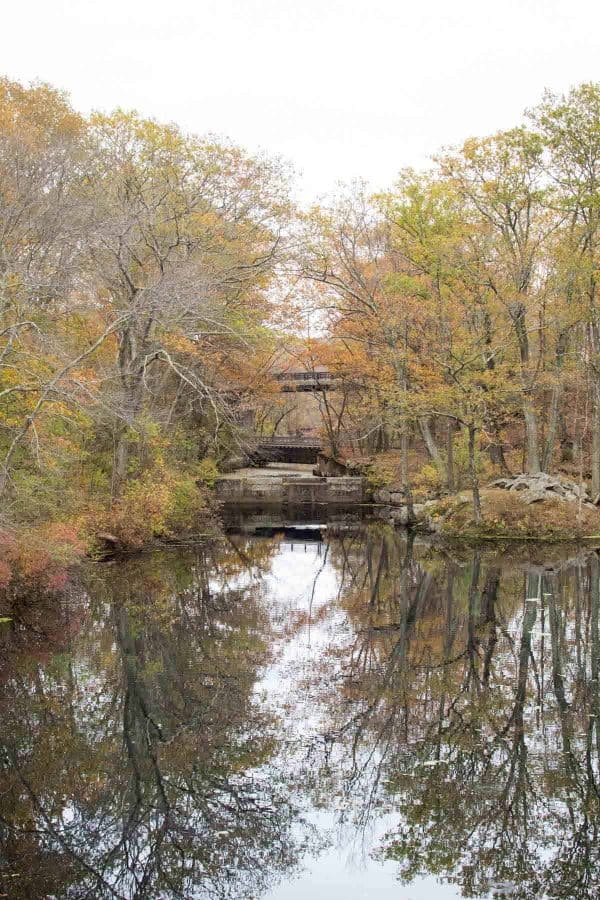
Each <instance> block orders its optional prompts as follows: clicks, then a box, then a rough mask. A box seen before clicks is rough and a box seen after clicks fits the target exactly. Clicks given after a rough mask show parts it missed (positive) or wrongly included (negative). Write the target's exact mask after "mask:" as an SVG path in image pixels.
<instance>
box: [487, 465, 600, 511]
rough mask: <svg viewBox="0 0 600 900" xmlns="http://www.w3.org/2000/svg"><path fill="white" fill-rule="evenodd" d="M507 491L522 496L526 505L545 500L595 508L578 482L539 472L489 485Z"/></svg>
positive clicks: (493, 482) (498, 479)
mask: <svg viewBox="0 0 600 900" xmlns="http://www.w3.org/2000/svg"><path fill="white" fill-rule="evenodd" d="M489 487H491V488H500V489H501V490H505V491H515V492H519V493H520V494H521V499H522V500H523V502H524V503H528V504H529V503H543V502H544V501H545V500H562V501H563V502H565V503H582V504H584V505H585V506H593V503H592V501H591V498H590V496H589V494H588V492H587V488H586V486H585V485H583V484H577V482H576V481H570V480H569V479H567V478H560V477H558V476H556V475H548V474H547V473H546V472H539V473H538V474H537V475H527V474H524V473H523V474H519V475H514V476H512V477H510V478H497V479H496V480H495V481H492V482H491V484H490V485H489Z"/></svg>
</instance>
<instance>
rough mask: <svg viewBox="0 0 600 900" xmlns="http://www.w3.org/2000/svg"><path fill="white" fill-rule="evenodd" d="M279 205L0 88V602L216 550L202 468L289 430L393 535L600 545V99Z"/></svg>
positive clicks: (254, 165) (197, 164)
mask: <svg viewBox="0 0 600 900" xmlns="http://www.w3.org/2000/svg"><path fill="white" fill-rule="evenodd" d="M292 185H293V172H292V171H291V170H290V168H289V166H288V165H287V164H286V163H285V162H284V161H282V160H280V159H277V158H270V157H268V156H267V155H252V154H249V153H246V152H245V151H244V150H243V149H242V148H240V147H237V146H236V145H235V144H233V143H231V142H229V141H227V140H220V139H219V140H218V139H216V138H214V137H212V136H208V137H198V136H194V135H187V134H184V133H183V132H182V131H180V130H179V129H178V128H177V127H176V126H175V125H165V124H161V123H159V122H157V121H154V120H150V119H145V118H143V117H142V116H140V115H139V114H138V113H136V112H133V111H126V110H122V109H117V110H115V111H114V112H112V113H110V114H105V113H93V114H92V115H91V116H89V117H87V118H86V117H84V116H82V115H80V114H79V113H77V112H76V111H75V110H74V109H73V108H72V106H71V104H70V101H69V98H68V97H67V96H66V95H65V94H64V93H63V92H60V91H57V90H55V89H54V88H53V87H51V86H50V85H47V84H44V83H36V84H32V85H23V84H19V83H18V82H14V81H11V80H9V79H7V78H4V79H0V586H3V587H5V588H7V587H8V586H10V585H13V586H14V584H15V583H16V582H17V581H18V580H19V579H30V580H33V581H34V582H36V583H38V584H39V585H40V586H41V587H42V588H44V589H48V590H56V589H58V588H60V586H61V584H64V583H65V582H66V579H67V572H68V570H69V567H70V566H72V565H73V563H75V562H76V561H77V560H78V559H82V558H83V557H85V556H90V555H91V556H93V555H94V554H95V553H97V552H98V550H99V547H100V548H101V547H104V548H106V546H107V545H108V546H110V545H111V544H112V545H113V546H118V547H120V548H123V549H126V550H128V549H131V550H136V549H139V548H142V547H145V546H149V545H151V544H152V543H153V542H156V541H163V542H167V543H168V542H169V541H182V540H183V541H185V540H192V539H193V538H194V535H196V536H197V535H199V534H202V535H213V534H217V533H218V532H219V529H220V527H221V526H220V515H219V507H218V503H217V502H216V498H215V491H214V486H215V482H216V480H217V478H218V477H219V475H220V474H222V473H225V472H229V471H231V470H232V469H236V468H239V467H242V466H253V465H256V464H257V463H258V462H259V460H260V454H259V453H258V449H257V448H259V447H260V446H261V442H262V443H263V444H264V442H265V440H267V441H268V440H271V441H272V440H273V438H279V437H282V436H283V437H286V436H294V435H297V436H299V437H302V438H306V437H307V435H309V436H312V437H315V436H317V437H318V441H319V442H320V444H321V446H322V448H323V451H324V453H325V454H327V456H328V459H329V460H330V462H331V469H332V472H331V477H333V474H334V473H335V472H336V471H337V470H338V469H340V470H343V471H345V472H347V473H349V474H356V475H358V476H360V477H363V478H364V479H365V484H366V487H367V493H368V495H369V496H370V497H371V498H372V499H373V501H374V502H375V504H376V506H375V507H374V510H375V512H376V514H377V515H380V514H381V515H383V516H384V517H385V515H386V514H385V513H381V511H380V510H381V508H384V509H385V508H387V507H389V508H390V509H391V512H390V513H389V515H388V519H389V520H390V521H392V522H394V523H395V524H402V525H406V526H408V527H409V528H417V529H418V528H425V529H426V530H427V529H429V530H430V531H432V532H433V533H435V534H436V535H437V536H438V537H440V539H449V540H462V541H465V542H468V541H476V540H482V541H491V540H498V541H503V540H509V539H510V540H527V541H530V540H531V541H534V540H535V541H548V542H559V541H565V542H572V541H573V540H576V541H581V540H585V541H594V540H596V539H597V538H598V536H599V535H600V511H599V510H598V504H599V503H600V298H599V296H598V276H599V273H600V85H598V84H582V85H579V86H577V87H574V88H573V89H572V90H571V91H570V92H569V93H568V94H567V95H565V96H556V95H553V94H550V93H547V94H546V95H545V96H544V97H543V98H542V99H541V101H540V103H539V104H538V105H537V106H536V107H535V108H534V109H532V110H529V111H528V112H527V113H526V114H525V116H524V118H523V121H522V122H521V123H517V124H516V125H515V127H514V128H512V129H509V130H506V131H502V132H498V133H496V134H494V135H491V136H488V137H483V138H471V139H469V140H467V141H465V143H464V144H463V145H462V146H461V147H457V148H453V149H448V150H444V151H443V152H441V153H440V154H439V155H438V156H436V157H435V158H434V159H433V161H432V164H431V166H430V167H429V168H427V169H426V170H425V171H423V172H416V171H413V170H404V171H402V172H401V173H400V174H399V176H398V179H397V181H396V183H395V184H394V185H392V186H391V187H390V188H389V190H387V191H384V192H381V193H378V194H371V193H370V192H369V191H368V190H367V188H366V186H365V185H364V184H360V183H358V184H353V185H349V186H347V187H344V188H340V189H339V190H338V191H337V193H335V194H332V196H331V197H329V198H328V199H326V200H324V201H323V202H321V203H320V205H315V206H313V207H311V208H309V209H300V208H298V207H297V206H296V205H295V204H294V203H293V201H292V199H291V197H292ZM286 373H291V374H290V375H289V378H288V380H287V382H286ZM294 379H295V381H294ZM292 382H293V384H292ZM311 440H312V438H311ZM309 442H310V441H309ZM313 443H314V441H313ZM311 446H312V444H311ZM521 476H525V477H527V478H530V479H532V478H533V479H536V478H540V477H546V476H547V477H548V478H551V479H555V488H556V490H559V491H560V490H562V488H561V487H560V485H571V487H570V488H569V490H570V491H571V493H572V494H573V491H575V493H574V494H573V496H571V497H570V498H569V499H565V498H564V497H562V498H559V499H554V498H553V497H552V496H547V497H546V496H543V497H542V496H538V497H537V498H532V497H531V496H529V497H527V496H525V494H526V493H527V490H525V494H523V495H521V494H520V493H519V492H518V491H512V490H511V489H510V488H509V487H508V488H507V487H501V486H500V485H499V482H498V479H502V478H503V479H505V480H506V481H507V484H508V482H509V481H510V479H514V478H518V477H521ZM324 477H325V476H324ZM556 484H559V487H556ZM386 492H387V496H388V497H389V499H388V501H387V502H385V501H384V502H383V504H382V503H381V499H380V498H381V497H382V496H385V494H386ZM577 492H579V493H577ZM392 497H394V498H395V499H392ZM530 501H531V502H530ZM399 510H400V512H399Z"/></svg>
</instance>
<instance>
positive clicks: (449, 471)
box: [446, 419, 456, 494]
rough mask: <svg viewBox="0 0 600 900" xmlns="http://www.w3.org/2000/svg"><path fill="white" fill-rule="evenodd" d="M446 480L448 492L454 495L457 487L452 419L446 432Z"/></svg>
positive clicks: (449, 420)
mask: <svg viewBox="0 0 600 900" xmlns="http://www.w3.org/2000/svg"><path fill="white" fill-rule="evenodd" d="M446 480H447V483H448V490H449V491H450V493H451V494H452V493H453V492H454V490H455V485H456V481H455V478H454V422H453V421H452V419H448V429H447V432H446Z"/></svg>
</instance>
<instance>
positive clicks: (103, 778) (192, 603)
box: [0, 545, 296, 898]
mask: <svg viewBox="0 0 600 900" xmlns="http://www.w3.org/2000/svg"><path fill="white" fill-rule="evenodd" d="M247 549H248V548H247ZM250 549H252V548H250ZM265 549H267V548H266V545H261V546H260V547H259V546H256V547H255V548H254V551H255V552H254V558H251V559H249V558H248V556H247V554H241V556H242V558H243V560H244V563H243V565H242V564H240V561H239V559H238V555H239V554H234V553H233V552H231V553H229V552H222V553H221V558H220V566H219V569H218V574H214V577H213V576H211V575H210V573H211V572H213V573H216V567H215V566H214V560H209V559H207V558H206V557H205V555H204V554H199V555H196V556H194V557H193V558H192V557H190V556H183V557H175V556H173V555H165V556H162V557H161V556H152V557H144V558H142V559H139V560H137V561H135V562H126V563H119V564H117V565H114V566H111V567H110V568H107V567H104V568H102V569H100V570H99V571H98V569H96V571H95V573H94V575H93V577H91V578H90V580H89V583H88V585H87V596H84V594H83V593H81V594H79V595H78V596H77V595H75V596H71V597H70V598H63V600H62V601H61V602H60V603H57V601H56V599H54V600H53V602H52V603H46V604H45V607H44V614H43V615H39V607H40V602H38V603H37V604H33V605H31V603H30V604H29V607H30V609H34V610H36V609H37V610H38V614H37V616H36V621H35V622H33V621H32V620H31V617H30V621H26V620H24V619H22V618H21V619H18V620H17V617H15V619H16V625H15V628H14V630H13V633H12V634H11V635H5V639H6V645H7V648H8V647H10V656H9V658H8V659H6V660H5V665H4V667H3V671H2V683H3V691H2V695H3V699H2V741H3V744H4V753H3V756H4V763H5V765H4V766H3V769H2V776H1V778H2V780H1V785H0V790H1V793H2V832H3V834H2V838H3V846H4V850H3V859H2V862H3V870H2V872H3V876H4V877H3V880H2V884H3V885H7V884H8V885H9V886H10V891H11V893H10V896H11V897H38V896H39V897H41V896H47V895H49V894H53V895H56V896H69V897H99V896H107V897H158V896H169V897H189V896H192V895H200V896H204V895H207V896H214V897H219V898H221V897H238V896H244V897H249V896H255V895H256V894H258V893H260V892H262V890H263V889H264V888H265V886H266V885H270V884H272V883H273V881H274V880H276V878H277V877H278V874H279V873H282V872H286V871H288V870H289V869H291V868H293V867H294V865H295V861H296V849H295V846H294V839H293V838H292V836H291V834H290V828H291V825H292V822H293V821H294V818H295V814H294V810H293V808H292V806H291V804H290V803H289V801H288V799H287V793H286V791H285V785H284V784H281V783H279V782H278V779H277V778H276V777H275V776H274V773H273V771H272V770H267V768H266V763H268V761H269V759H270V758H271V757H272V755H273V753H274V751H275V749H276V746H277V729H276V722H275V721H274V720H273V718H272V717H269V716H267V715H266V714H265V712H264V711H263V709H262V707H261V704H260V702H259V699H258V698H257V697H255V696H254V695H253V689H254V684H255V681H256V678H257V673H258V672H259V670H260V669H261V667H263V666H264V665H265V663H266V662H267V661H268V653H269V637H270V635H269V627H270V626H269V619H268V617H267V616H266V614H265V611H264V605H263V604H261V602H260V598H259V593H258V590H257V586H256V582H255V581H253V580H248V579H247V578H244V577H243V572H242V568H243V566H248V565H250V566H257V565H260V564H261V562H264V560H261V554H263V556H264V552H265ZM41 602H42V603H43V601H41ZM13 611H14V607H13ZM48 616H52V617H54V618H55V619H56V620H57V621H59V622H61V621H62V625H63V627H64V623H66V622H67V621H69V620H72V619H75V621H76V622H77V629H76V631H77V633H76V634H73V633H71V631H72V630H71V631H69V629H68V628H67V629H65V630H63V627H60V625H59V627H56V623H55V622H54V621H53V620H52V621H50V620H49V619H48V618H47V617H48ZM45 617H46V618H45ZM32 629H34V630H32ZM40 629H43V630H42V631H40ZM36 631H37V634H36V633H35V632H36ZM32 645H35V646H37V647H45V648H47V649H44V651H43V656H40V653H39V652H38V653H36V652H35V647H34V646H32ZM0 893H2V891H0Z"/></svg>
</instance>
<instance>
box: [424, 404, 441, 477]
mask: <svg viewBox="0 0 600 900" xmlns="http://www.w3.org/2000/svg"><path fill="white" fill-rule="evenodd" d="M419 428H420V430H421V434H422V436H423V441H424V442H425V447H426V448H427V453H428V454H429V458H430V459H431V461H432V462H433V464H434V466H435V467H436V469H437V470H438V472H439V473H440V475H443V473H444V460H443V459H442V454H441V453H440V451H439V450H438V446H437V444H436V442H435V438H434V436H433V434H432V433H431V428H430V427H429V419H428V418H427V416H422V417H421V418H420V419H419Z"/></svg>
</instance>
